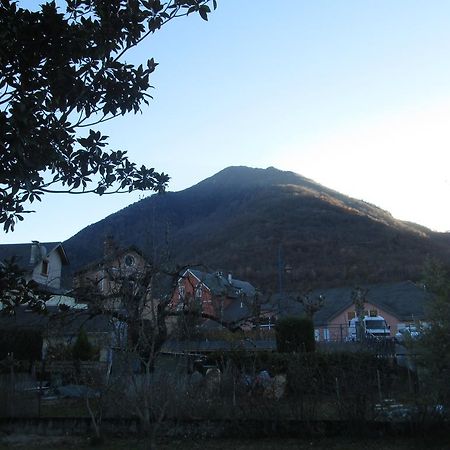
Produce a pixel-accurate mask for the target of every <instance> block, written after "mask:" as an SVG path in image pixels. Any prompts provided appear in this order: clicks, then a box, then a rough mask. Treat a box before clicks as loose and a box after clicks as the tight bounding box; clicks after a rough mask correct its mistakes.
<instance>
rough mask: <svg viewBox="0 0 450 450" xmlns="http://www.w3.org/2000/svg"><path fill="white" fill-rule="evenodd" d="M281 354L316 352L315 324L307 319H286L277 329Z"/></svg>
mask: <svg viewBox="0 0 450 450" xmlns="http://www.w3.org/2000/svg"><path fill="white" fill-rule="evenodd" d="M275 332H276V339H277V350H278V351H279V352H280V353H303V352H313V351H314V350H315V344H316V342H315V340H314V324H313V321H312V320H311V319H309V318H306V317H285V318H283V319H280V320H279V321H278V322H277V325H276V327H275Z"/></svg>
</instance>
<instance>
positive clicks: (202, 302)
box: [169, 269, 256, 324]
mask: <svg viewBox="0 0 450 450" xmlns="http://www.w3.org/2000/svg"><path fill="white" fill-rule="evenodd" d="M255 295H256V289H255V288H254V287H253V286H252V285H251V284H250V283H249V282H247V281H241V280H237V279H235V278H233V276H232V275H231V274H230V273H228V274H227V275H225V274H224V273H223V272H220V271H217V272H212V273H211V272H204V271H201V270H197V269H187V270H185V271H184V272H183V273H182V274H181V276H180V277H179V279H178V285H177V287H176V289H175V291H174V292H173V294H172V299H171V301H170V304H169V307H170V308H171V309H172V310H175V311H177V310H178V311H182V310H185V309H187V308H191V307H197V308H199V309H200V311H201V313H202V315H203V316H204V317H209V318H210V319H212V320H213V321H218V322H221V323H226V324H235V323H238V322H240V321H242V320H245V318H247V317H249V316H251V315H253V311H252V309H253V308H252V304H253V302H254V299H255Z"/></svg>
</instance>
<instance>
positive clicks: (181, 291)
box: [178, 284, 185, 301]
mask: <svg viewBox="0 0 450 450" xmlns="http://www.w3.org/2000/svg"><path fill="white" fill-rule="evenodd" d="M184 294H185V291H184V285H183V284H179V285H178V299H179V300H183V301H184Z"/></svg>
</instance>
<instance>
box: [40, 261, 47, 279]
mask: <svg viewBox="0 0 450 450" xmlns="http://www.w3.org/2000/svg"><path fill="white" fill-rule="evenodd" d="M41 275H44V276H47V275H48V261H47V260H46V259H43V260H42V269H41Z"/></svg>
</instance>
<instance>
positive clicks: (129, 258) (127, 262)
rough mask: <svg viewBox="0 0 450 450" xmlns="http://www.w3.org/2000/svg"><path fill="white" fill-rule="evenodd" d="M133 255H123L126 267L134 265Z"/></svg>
mask: <svg viewBox="0 0 450 450" xmlns="http://www.w3.org/2000/svg"><path fill="white" fill-rule="evenodd" d="M134 263H135V261H134V257H133V256H132V255H127V256H125V265H126V266H127V267H133V266H134Z"/></svg>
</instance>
